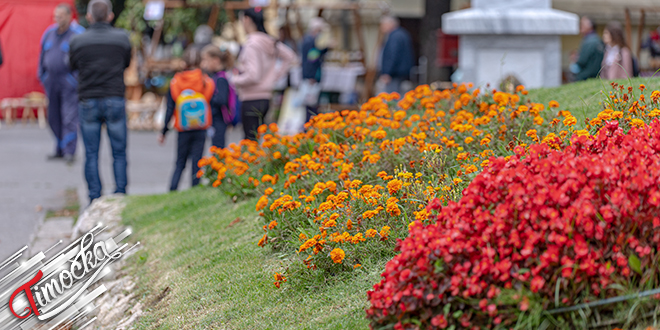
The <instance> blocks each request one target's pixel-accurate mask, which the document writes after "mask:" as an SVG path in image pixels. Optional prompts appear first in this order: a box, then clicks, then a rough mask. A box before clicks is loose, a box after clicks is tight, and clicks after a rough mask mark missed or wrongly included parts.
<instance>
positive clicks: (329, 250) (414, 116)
mask: <svg viewBox="0 0 660 330" xmlns="http://www.w3.org/2000/svg"><path fill="white" fill-rule="evenodd" d="M526 93H527V92H526V91H525V90H524V89H523V88H519V89H517V92H516V93H515V94H507V93H502V92H497V91H492V92H480V91H479V90H474V91H472V92H469V91H468V86H464V85H460V86H455V88H453V89H451V90H444V91H439V90H436V91H434V90H431V89H430V88H429V87H428V86H419V87H418V88H416V89H415V90H413V91H411V92H409V93H406V94H405V95H404V96H403V97H400V96H399V95H398V94H382V95H379V96H378V97H375V98H372V99H370V100H369V102H367V103H365V104H364V105H362V107H361V109H360V110H359V111H347V110H345V111H341V112H335V113H328V114H321V115H318V116H316V117H315V119H314V120H313V121H312V122H311V123H310V124H308V130H307V132H305V133H301V134H297V135H295V136H281V135H279V134H278V130H277V126H276V125H274V124H271V125H269V126H265V125H264V126H261V127H260V128H259V134H260V136H261V137H262V141H263V142H262V143H261V144H260V145H259V144H257V143H256V142H249V141H243V142H241V144H240V145H232V146H230V147H229V148H227V149H222V150H218V149H212V152H213V155H212V156H211V157H208V158H205V159H203V160H202V161H200V167H201V168H202V169H203V170H202V171H200V176H205V177H207V178H208V179H209V180H210V181H211V182H212V184H213V186H215V187H220V188H221V189H223V190H224V191H225V192H227V193H228V194H231V195H233V196H235V197H236V198H239V197H242V196H250V195H255V194H259V195H261V196H260V198H259V201H258V203H257V205H256V211H258V212H260V215H261V216H262V218H263V219H264V226H263V231H264V233H263V236H262V237H261V239H260V240H259V242H258V244H259V245H260V246H267V245H268V246H272V247H273V248H274V249H277V250H280V251H284V252H285V253H287V254H288V255H290V256H292V257H293V259H298V260H300V261H302V262H303V263H304V265H306V266H307V268H309V269H318V268H321V269H326V270H332V271H333V272H334V271H337V270H340V269H344V270H351V269H354V268H356V267H360V266H361V264H362V263H363V261H364V260H365V259H366V258H368V256H370V255H373V254H382V255H385V256H389V257H391V256H393V247H394V243H395V241H396V239H398V238H405V237H406V236H407V235H408V226H409V224H411V223H412V222H413V221H415V220H418V221H423V222H427V223H428V219H427V218H428V214H427V211H426V208H425V206H426V204H427V203H428V202H429V201H431V200H433V199H435V198H437V199H439V200H440V201H441V202H442V203H446V202H447V201H450V200H456V199H458V198H460V196H461V191H462V189H463V188H464V187H465V186H467V183H469V182H470V181H471V180H472V178H473V177H474V176H475V175H476V174H477V172H479V171H481V169H482V168H483V167H484V166H486V165H487V164H488V162H489V161H488V159H489V158H490V157H491V156H493V155H512V154H513V147H515V146H518V145H526V144H530V143H534V142H535V141H539V140H540V139H541V137H543V138H546V139H550V140H552V141H554V139H553V138H552V137H553V136H558V137H565V136H568V135H569V129H570V127H571V126H573V125H575V123H576V122H575V118H574V117H572V116H571V115H570V113H568V112H566V111H562V112H560V113H559V117H555V113H554V112H553V111H548V110H547V109H546V106H544V105H542V104H538V103H533V102H531V101H530V100H525V95H526ZM558 106H559V105H558V104H557V103H556V102H550V104H549V107H550V108H556V107H558ZM285 273H286V272H285ZM283 276H284V275H282V274H278V275H277V277H276V284H277V285H278V286H279V285H280V284H281V283H283V282H282V278H283Z"/></svg>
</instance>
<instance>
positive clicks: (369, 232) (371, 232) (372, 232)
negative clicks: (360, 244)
mask: <svg viewBox="0 0 660 330" xmlns="http://www.w3.org/2000/svg"><path fill="white" fill-rule="evenodd" d="M377 234H378V231H377V230H376V229H367V231H366V232H365V233H364V236H366V237H368V238H371V237H374V236H376V235H377Z"/></svg>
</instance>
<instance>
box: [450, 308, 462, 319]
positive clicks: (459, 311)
mask: <svg viewBox="0 0 660 330" xmlns="http://www.w3.org/2000/svg"><path fill="white" fill-rule="evenodd" d="M452 316H453V317H454V318H455V319H457V318H459V317H461V316H463V311H462V310H460V309H459V310H457V311H455V312H454V314H452Z"/></svg>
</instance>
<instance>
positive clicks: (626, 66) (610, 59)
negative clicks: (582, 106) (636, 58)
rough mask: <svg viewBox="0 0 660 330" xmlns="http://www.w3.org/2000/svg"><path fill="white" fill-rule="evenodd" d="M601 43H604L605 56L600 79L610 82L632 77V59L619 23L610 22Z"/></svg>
mask: <svg viewBox="0 0 660 330" xmlns="http://www.w3.org/2000/svg"><path fill="white" fill-rule="evenodd" d="M603 42H604V43H605V55H604V56H603V62H602V68H601V71H600V77H601V78H603V79H607V80H612V79H623V78H628V77H632V76H634V72H633V58H632V54H631V52H630V48H628V43H627V42H626V37H625V36H624V34H623V26H622V25H621V23H619V22H617V21H612V22H609V23H608V24H607V25H606V26H605V30H603Z"/></svg>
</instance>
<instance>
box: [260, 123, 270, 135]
mask: <svg viewBox="0 0 660 330" xmlns="http://www.w3.org/2000/svg"><path fill="white" fill-rule="evenodd" d="M267 129H268V126H266V125H265V124H264V125H261V126H259V128H257V133H259V134H264V133H266V130H267Z"/></svg>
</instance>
